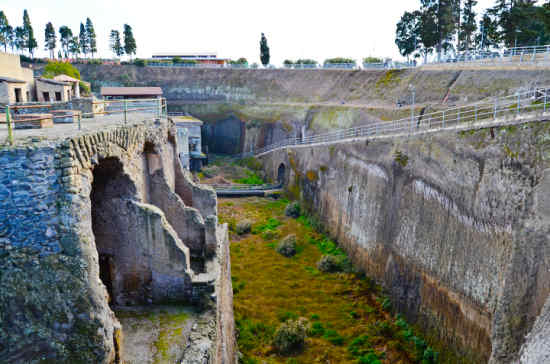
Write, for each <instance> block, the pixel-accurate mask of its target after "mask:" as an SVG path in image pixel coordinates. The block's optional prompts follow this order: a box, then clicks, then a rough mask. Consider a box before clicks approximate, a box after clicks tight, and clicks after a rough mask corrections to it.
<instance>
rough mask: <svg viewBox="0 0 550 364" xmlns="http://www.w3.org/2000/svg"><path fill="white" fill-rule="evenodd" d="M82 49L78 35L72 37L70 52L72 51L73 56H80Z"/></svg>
mask: <svg viewBox="0 0 550 364" xmlns="http://www.w3.org/2000/svg"><path fill="white" fill-rule="evenodd" d="M81 51H82V49H81V48H80V41H79V39H78V37H72V38H71V40H70V42H69V53H71V54H72V55H73V57H75V58H78V56H79V55H80V52H81Z"/></svg>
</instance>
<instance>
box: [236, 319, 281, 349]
mask: <svg viewBox="0 0 550 364" xmlns="http://www.w3.org/2000/svg"><path fill="white" fill-rule="evenodd" d="M235 324H236V326H237V330H238V333H239V348H241V349H244V350H252V349H254V348H257V347H259V346H262V345H268V344H269V343H270V342H271V339H272V338H273V334H274V333H275V327H273V326H271V325H268V324H265V323H263V322H261V321H255V320H250V319H246V318H244V319H237V320H235Z"/></svg>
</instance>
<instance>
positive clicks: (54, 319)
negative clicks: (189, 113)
mask: <svg viewBox="0 0 550 364" xmlns="http://www.w3.org/2000/svg"><path fill="white" fill-rule="evenodd" d="M174 132H175V130H174V126H173V124H171V123H168V122H167V121H165V120H162V121H156V122H153V121H151V122H147V123H139V124H133V125H130V124H129V125H125V126H120V124H119V125H105V126H104V128H102V130H99V131H97V132H88V133H81V134H77V131H76V130H75V132H74V133H75V135H74V136H73V137H69V138H64V139H61V138H60V139H57V140H47V139H46V140H44V139H42V140H41V139H32V140H30V139H26V140H25V139H23V138H21V139H20V140H18V141H17V143H18V144H16V146H14V147H10V148H4V149H1V150H0V164H1V165H2V169H1V170H0V257H1V259H0V286H1V287H2V295H1V297H0V362H6V363H38V362H40V363H49V362H51V363H54V362H55V363H121V362H122V361H123V360H124V350H123V349H124V348H122V346H121V343H122V339H121V337H122V335H123V332H121V326H120V324H119V322H118V320H117V319H116V317H115V315H114V313H113V312H112V310H111V308H110V306H109V303H111V304H116V305H133V304H155V303H163V302H182V303H186V304H197V303H198V302H199V301H211V299H214V300H216V301H217V303H216V304H215V306H217V308H216V309H217V310H221V309H222V308H226V307H232V294H231V280H230V267H229V265H228V264H229V263H228V259H229V257H228V248H227V244H228V239H227V228H226V226H221V225H218V223H217V217H216V196H215V192H214V191H213V190H211V189H208V188H206V187H202V186H199V185H195V184H194V183H193V182H192V181H191V179H190V177H189V175H188V173H187V172H186V171H184V170H182V169H181V167H180V164H179V163H178V162H177V157H176V156H175V150H176V147H175V145H174V143H175V139H174V137H173V135H174ZM184 201H185V202H184ZM193 257H195V258H200V259H203V260H204V261H205V264H204V265H205V267H206V269H205V270H204V271H201V272H195V271H193V270H192V269H191V264H190V259H191V258H193ZM222 273H223V274H222ZM228 287H229V288H228ZM217 317H218V318H219V319H218V322H217V323H216V324H217V326H218V332H219V333H220V334H219V335H217V337H216V338H215V340H214V341H215V345H214V346H213V347H212V348H211V349H210V359H211V360H212V361H213V362H214V363H234V353H235V344H234V336H233V331H232V330H233V316H232V311H229V310H228V311H227V312H218V313H217Z"/></svg>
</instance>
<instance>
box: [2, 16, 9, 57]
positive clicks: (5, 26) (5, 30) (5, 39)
mask: <svg viewBox="0 0 550 364" xmlns="http://www.w3.org/2000/svg"><path fill="white" fill-rule="evenodd" d="M10 31H11V27H10V23H9V22H8V18H7V17H6V14H4V12H3V11H1V10H0V45H3V46H4V52H6V50H7V49H8V45H9V42H10V34H9V32H10Z"/></svg>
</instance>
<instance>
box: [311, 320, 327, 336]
mask: <svg viewBox="0 0 550 364" xmlns="http://www.w3.org/2000/svg"><path fill="white" fill-rule="evenodd" d="M324 333H325V327H324V326H323V324H322V323H321V322H314V323H313V324H312V325H311V328H310V329H309V331H308V334H309V336H322V335H324Z"/></svg>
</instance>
